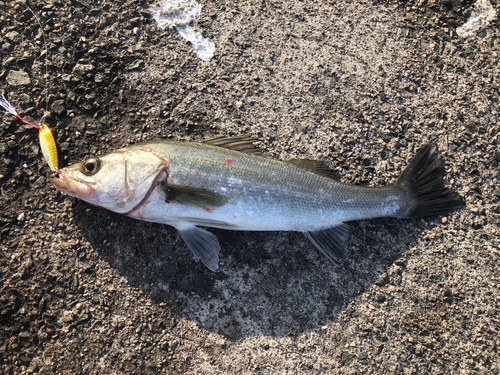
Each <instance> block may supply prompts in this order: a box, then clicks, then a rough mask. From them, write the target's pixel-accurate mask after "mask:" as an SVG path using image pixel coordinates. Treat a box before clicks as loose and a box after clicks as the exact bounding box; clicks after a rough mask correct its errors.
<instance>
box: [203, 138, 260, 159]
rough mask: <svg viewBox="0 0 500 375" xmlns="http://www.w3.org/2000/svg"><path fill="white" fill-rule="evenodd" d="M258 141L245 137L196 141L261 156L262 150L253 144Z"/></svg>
mask: <svg viewBox="0 0 500 375" xmlns="http://www.w3.org/2000/svg"><path fill="white" fill-rule="evenodd" d="M257 141H258V139H256V138H252V137H247V136H237V137H224V136H221V137H215V138H209V139H205V140H203V141H198V142H199V143H204V144H207V145H212V146H217V147H223V148H227V149H228V150H234V151H239V152H244V153H246V154H251V155H259V156H261V155H262V150H261V149H259V148H257V147H255V145H254V142H257Z"/></svg>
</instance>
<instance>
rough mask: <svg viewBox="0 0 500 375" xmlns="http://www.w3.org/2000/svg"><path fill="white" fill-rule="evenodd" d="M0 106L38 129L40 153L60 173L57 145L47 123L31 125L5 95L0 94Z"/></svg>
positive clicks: (53, 170)
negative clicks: (0, 95)
mask: <svg viewBox="0 0 500 375" xmlns="http://www.w3.org/2000/svg"><path fill="white" fill-rule="evenodd" d="M0 106H2V107H3V108H4V109H5V110H6V111H7V112H9V113H10V114H12V115H13V116H14V117H15V118H17V119H18V120H19V121H21V122H23V123H24V124H26V125H29V126H32V127H34V128H35V129H38V134H39V139H40V147H41V149H42V154H43V157H44V158H45V160H46V161H47V164H48V165H49V167H50V170H51V171H52V172H56V173H57V174H58V175H59V174H61V172H60V170H59V158H58V155H57V146H56V141H55V139H54V135H53V134H52V131H51V130H50V128H49V126H48V125H47V124H42V125H40V126H38V125H33V124H31V123H29V122H28V121H26V120H25V119H23V118H22V117H21V115H20V114H19V113H17V111H16V109H15V108H14V107H13V106H12V104H10V103H9V102H8V100H7V99H5V96H3V95H2V97H1V98H0Z"/></svg>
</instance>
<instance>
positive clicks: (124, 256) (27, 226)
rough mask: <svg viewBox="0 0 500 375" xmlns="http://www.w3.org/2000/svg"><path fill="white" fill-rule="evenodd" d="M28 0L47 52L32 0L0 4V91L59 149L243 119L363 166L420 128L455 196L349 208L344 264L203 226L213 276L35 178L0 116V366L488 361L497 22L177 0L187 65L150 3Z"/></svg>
mask: <svg viewBox="0 0 500 375" xmlns="http://www.w3.org/2000/svg"><path fill="white" fill-rule="evenodd" d="M29 4H30V5H31V6H32V8H33V10H34V12H35V13H36V14H37V16H38V17H39V18H40V21H41V22H42V25H43V29H44V31H45V33H46V36H47V43H48V68H47V70H48V72H47V74H46V72H45V67H44V59H45V51H44V46H43V37H42V34H41V31H40V27H39V25H38V24H37V23H36V21H35V19H34V17H33V15H32V14H31V13H30V12H28V11H26V9H25V7H24V6H23V5H22V4H20V3H17V2H11V1H5V0H0V24H1V25H2V28H1V30H0V60H1V61H2V67H1V69H0V93H1V92H3V93H4V94H5V95H6V96H7V97H8V98H9V100H10V101H11V103H12V104H13V105H14V106H16V108H17V109H18V111H19V112H20V113H21V115H22V116H23V117H25V118H26V119H27V120H29V121H32V122H35V123H36V122H37V121H38V120H39V119H40V118H41V117H42V115H43V112H44V111H43V109H44V108H45V107H46V105H47V106H48V108H49V112H50V113H49V114H48V117H47V118H46V121H47V123H48V124H49V125H50V126H51V128H52V129H53V130H56V131H57V141H58V144H59V147H60V153H61V157H62V163H63V164H64V165H67V164H72V163H75V162H78V161H79V160H81V159H83V158H84V157H86V156H89V155H93V154H102V153H106V152H108V151H111V150H113V149H115V148H118V147H121V146H124V145H128V144H133V143H136V142H139V141H145V140H154V139H158V138H165V139H183V140H197V139H204V138H207V137H212V136H215V135H247V136H253V137H256V138H259V139H260V143H259V147H260V148H262V149H263V150H264V152H265V154H266V155H267V156H268V157H275V158H282V159H286V158H311V159H320V160H325V161H327V162H328V163H329V164H330V165H331V167H332V168H333V169H335V170H336V171H337V172H338V174H339V176H340V177H341V179H342V181H344V182H348V183H357V184H363V185H367V184H370V185H383V184H387V183H390V182H392V181H394V179H395V178H396V177H397V176H398V175H399V173H400V172H401V170H402V169H403V168H404V167H405V166H406V165H407V163H408V160H409V159H410V158H411V156H412V155H413V154H414V153H415V151H416V149H417V148H418V147H419V146H421V145H422V144H424V143H426V142H428V141H429V140H434V141H435V142H436V143H437V144H438V145H439V148H440V150H442V153H443V156H444V159H445V162H446V166H447V183H448V184H449V185H450V187H452V188H453V189H455V190H457V191H458V192H459V193H460V195H461V196H463V197H464V199H465V200H466V202H467V207H466V209H464V210H462V211H461V212H456V213H454V214H452V215H450V216H449V217H431V218H425V219H419V220H407V221H398V220H395V219H383V220H382V219H380V220H371V221H361V222H356V223H352V228H353V230H352V239H351V241H350V244H349V260H348V262H347V264H346V265H345V266H340V265H332V264H330V263H329V262H326V261H325V258H324V257H323V256H322V255H321V254H319V253H318V251H316V250H315V248H314V247H313V245H312V244H310V243H309V242H308V241H307V240H306V239H305V238H304V237H303V236H302V235H300V234H297V233H274V232H268V233H264V232H263V233H260V232H259V233H250V232H232V231H223V230H213V232H214V233H216V234H217V236H218V237H219V239H220V242H221V246H222V252H221V264H220V265H221V267H220V271H219V272H217V273H213V272H211V271H209V270H208V269H206V268H205V267H204V266H203V264H201V263H200V262H197V261H195V260H194V259H193V256H192V255H191V252H190V251H189V250H188V249H187V248H186V246H185V245H184V243H183V242H182V240H181V239H180V237H179V236H178V235H177V233H176V231H175V230H174V229H173V228H170V227H167V226H162V225H158V224H151V223H146V222H140V221H135V220H132V219H130V218H126V217H123V216H120V215H117V214H114V213H111V212H108V211H105V210H103V209H100V208H97V207H92V206H89V205H88V204H86V203H83V202H80V201H77V200H74V199H71V198H69V197H67V196H64V195H63V194H61V193H59V192H57V191H56V190H55V189H54V188H52V187H51V186H49V184H48V179H49V178H50V171H49V169H48V167H47V165H46V164H45V161H44V160H43V157H42V155H41V151H40V147H39V144H38V134H37V132H36V131H35V130H33V129H32V128H30V127H28V126H25V125H22V124H20V123H19V122H18V121H17V120H15V119H13V118H12V116H10V115H8V114H6V115H5V116H3V120H2V123H1V124H0V155H1V158H0V207H1V211H0V373H2V374H23V373H43V374H68V373H71V374H156V373H171V374H222V373H226V374H236V373H238V374H255V373H257V374H320V373H321V374H361V373H372V374H498V373H499V370H500V355H499V349H500V318H499V316H500V289H499V288H500V270H499V267H498V265H499V262H500V246H499V243H500V241H499V234H500V184H499V180H500V170H499V162H500V151H499V150H500V148H499V140H500V135H499V128H500V127H499V125H500V120H499V117H498V110H499V108H498V101H499V95H500V93H499V85H500V83H499V82H500V67H499V65H500V62H499V57H500V28H499V23H498V21H496V22H493V23H492V24H491V25H490V26H489V27H487V28H484V29H482V30H481V31H479V32H478V34H477V36H476V37H475V38H472V39H468V40H463V39H460V38H459V37H458V36H457V34H456V28H457V27H459V26H461V25H462V24H464V23H465V22H466V21H467V18H468V16H469V15H470V14H471V9H472V8H473V3H472V2H471V1H464V2H461V1H460V0H457V1H443V2H439V1H434V0H428V1H425V0H424V1H420V0H409V1H408V2H392V1H380V2H377V1H375V2H372V1H365V0H352V1H348V0H339V1H337V2H333V1H309V0H274V1H262V0H249V1H230V0H227V1H222V0H216V1H213V2H208V1H201V4H202V6H203V9H202V12H201V16H200V17H199V18H198V19H197V20H195V21H194V22H193V23H192V26H193V28H194V29H195V30H197V31H199V32H201V33H202V34H203V36H205V37H209V38H211V40H212V41H213V42H214V43H215V45H216V50H215V55H214V57H213V59H212V60H210V61H209V62H204V61H201V60H200V59H198V58H197V57H196V55H195V54H194V53H193V51H192V47H191V45H190V44H189V43H187V42H186V41H185V40H184V39H183V38H182V37H181V36H180V35H179V34H178V33H177V31H176V30H175V29H165V30H161V29H160V28H158V27H157V25H156V23H155V21H154V20H153V19H152V18H151V13H150V10H149V7H150V5H152V3H148V2H144V1H137V0H113V1H111V0H72V1H61V0H32V1H30V2H29ZM493 5H494V6H495V8H496V9H497V13H498V11H499V10H500V9H499V5H500V4H497V3H496V0H494V2H493ZM45 79H47V80H48V82H49V90H48V91H49V95H48V98H47V99H45V96H44V88H45ZM47 101H48V102H47Z"/></svg>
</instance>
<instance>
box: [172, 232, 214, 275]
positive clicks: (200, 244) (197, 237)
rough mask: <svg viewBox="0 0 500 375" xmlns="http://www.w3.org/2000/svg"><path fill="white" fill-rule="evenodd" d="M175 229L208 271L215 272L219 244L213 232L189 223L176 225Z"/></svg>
mask: <svg viewBox="0 0 500 375" xmlns="http://www.w3.org/2000/svg"><path fill="white" fill-rule="evenodd" d="M176 229H177V230H178V231H179V234H180V235H181V237H182V239H183V240H184V242H185V243H186V245H187V247H189V248H190V249H191V251H192V252H193V254H194V255H195V256H196V257H197V258H200V260H201V261H202V262H203V263H204V264H205V266H207V267H208V269H209V270H210V271H214V272H215V271H217V270H218V269H219V251H220V245H219V240H218V239H217V236H216V235H215V234H213V233H210V232H208V231H206V230H205V229H201V228H198V227H195V226H194V225H189V224H186V225H183V226H182V227H176Z"/></svg>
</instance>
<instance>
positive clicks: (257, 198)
mask: <svg viewBox="0 0 500 375" xmlns="http://www.w3.org/2000/svg"><path fill="white" fill-rule="evenodd" d="M254 142H255V139H253V138H249V137H232V138H223V137H219V138H214V139H209V140H205V141H201V142H181V141H162V142H153V143H145V144H139V145H134V146H130V147H126V148H122V149H119V150H117V151H115V152H112V153H110V154H107V155H104V156H93V157H90V158H88V159H86V160H84V161H83V162H82V163H79V164H75V165H72V166H69V167H66V168H63V169H61V170H60V171H61V173H60V175H59V177H55V178H53V179H51V183H52V184H53V185H54V186H55V187H56V188H57V189H59V190H61V191H62V192H64V193H66V194H68V195H70V196H72V197H75V198H79V199H82V200H84V201H86V202H88V203H91V204H94V205H96V206H100V207H103V208H106V209H108V210H111V211H114V212H117V213H120V214H123V215H127V216H130V217H133V218H135V219H140V220H146V221H151V222H155V223H163V224H168V225H171V226H173V227H175V228H176V229H177V230H178V232H179V234H180V236H181V237H182V239H183V240H184V241H185V243H186V245H187V246H188V247H189V248H190V249H191V250H192V252H193V253H194V254H195V256H196V257H198V258H199V259H201V261H202V262H203V263H204V264H205V265H206V266H207V267H208V268H209V269H210V270H212V271H216V270H217V269H218V267H219V251H220V246H219V241H218V239H217V237H216V236H215V235H214V234H212V233H210V232H208V231H207V230H205V229H202V228H200V227H199V226H203V227H213V228H222V229H232V230H245V231H298V232H302V233H304V234H305V236H306V237H307V238H308V239H309V240H310V241H311V242H312V243H313V244H314V245H315V246H316V247H317V248H318V249H319V251H321V252H322V253H323V254H324V255H326V257H327V258H328V259H330V260H332V261H337V262H338V261H341V260H342V259H344V258H345V256H346V255H345V254H346V251H345V249H346V245H347V241H348V238H349V232H350V231H349V225H348V224H347V223H346V222H348V221H352V220H361V219H370V218H376V217H395V218H400V219H408V218H416V217H422V216H428V215H442V214H446V213H449V212H451V211H453V210H456V209H458V208H461V207H463V206H464V202H463V200H462V199H461V198H460V197H459V195H458V194H457V193H455V192H453V191H450V190H448V189H447V188H445V186H444V183H443V177H444V172H445V171H444V162H443V159H442V158H441V157H440V155H439V154H438V150H437V147H436V145H435V144H434V143H429V144H427V145H425V146H423V147H422V148H421V149H419V150H418V151H417V153H416V155H415V156H414V157H413V159H412V160H411V161H410V163H409V165H408V167H407V168H406V169H405V170H404V171H403V173H402V174H401V176H400V177H399V178H398V179H397V180H396V181H395V182H394V183H393V184H390V185H387V186H383V187H365V186H355V185H348V184H343V183H340V182H339V181H336V180H335V179H334V178H332V171H331V170H330V169H329V168H328V166H327V165H326V164H325V163H323V162H320V161H312V160H306V159H293V160H288V161H281V160H275V159H271V158H267V157H264V156H262V155H261V154H260V150H259V149H257V148H256V147H254V145H253V143H254Z"/></svg>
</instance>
